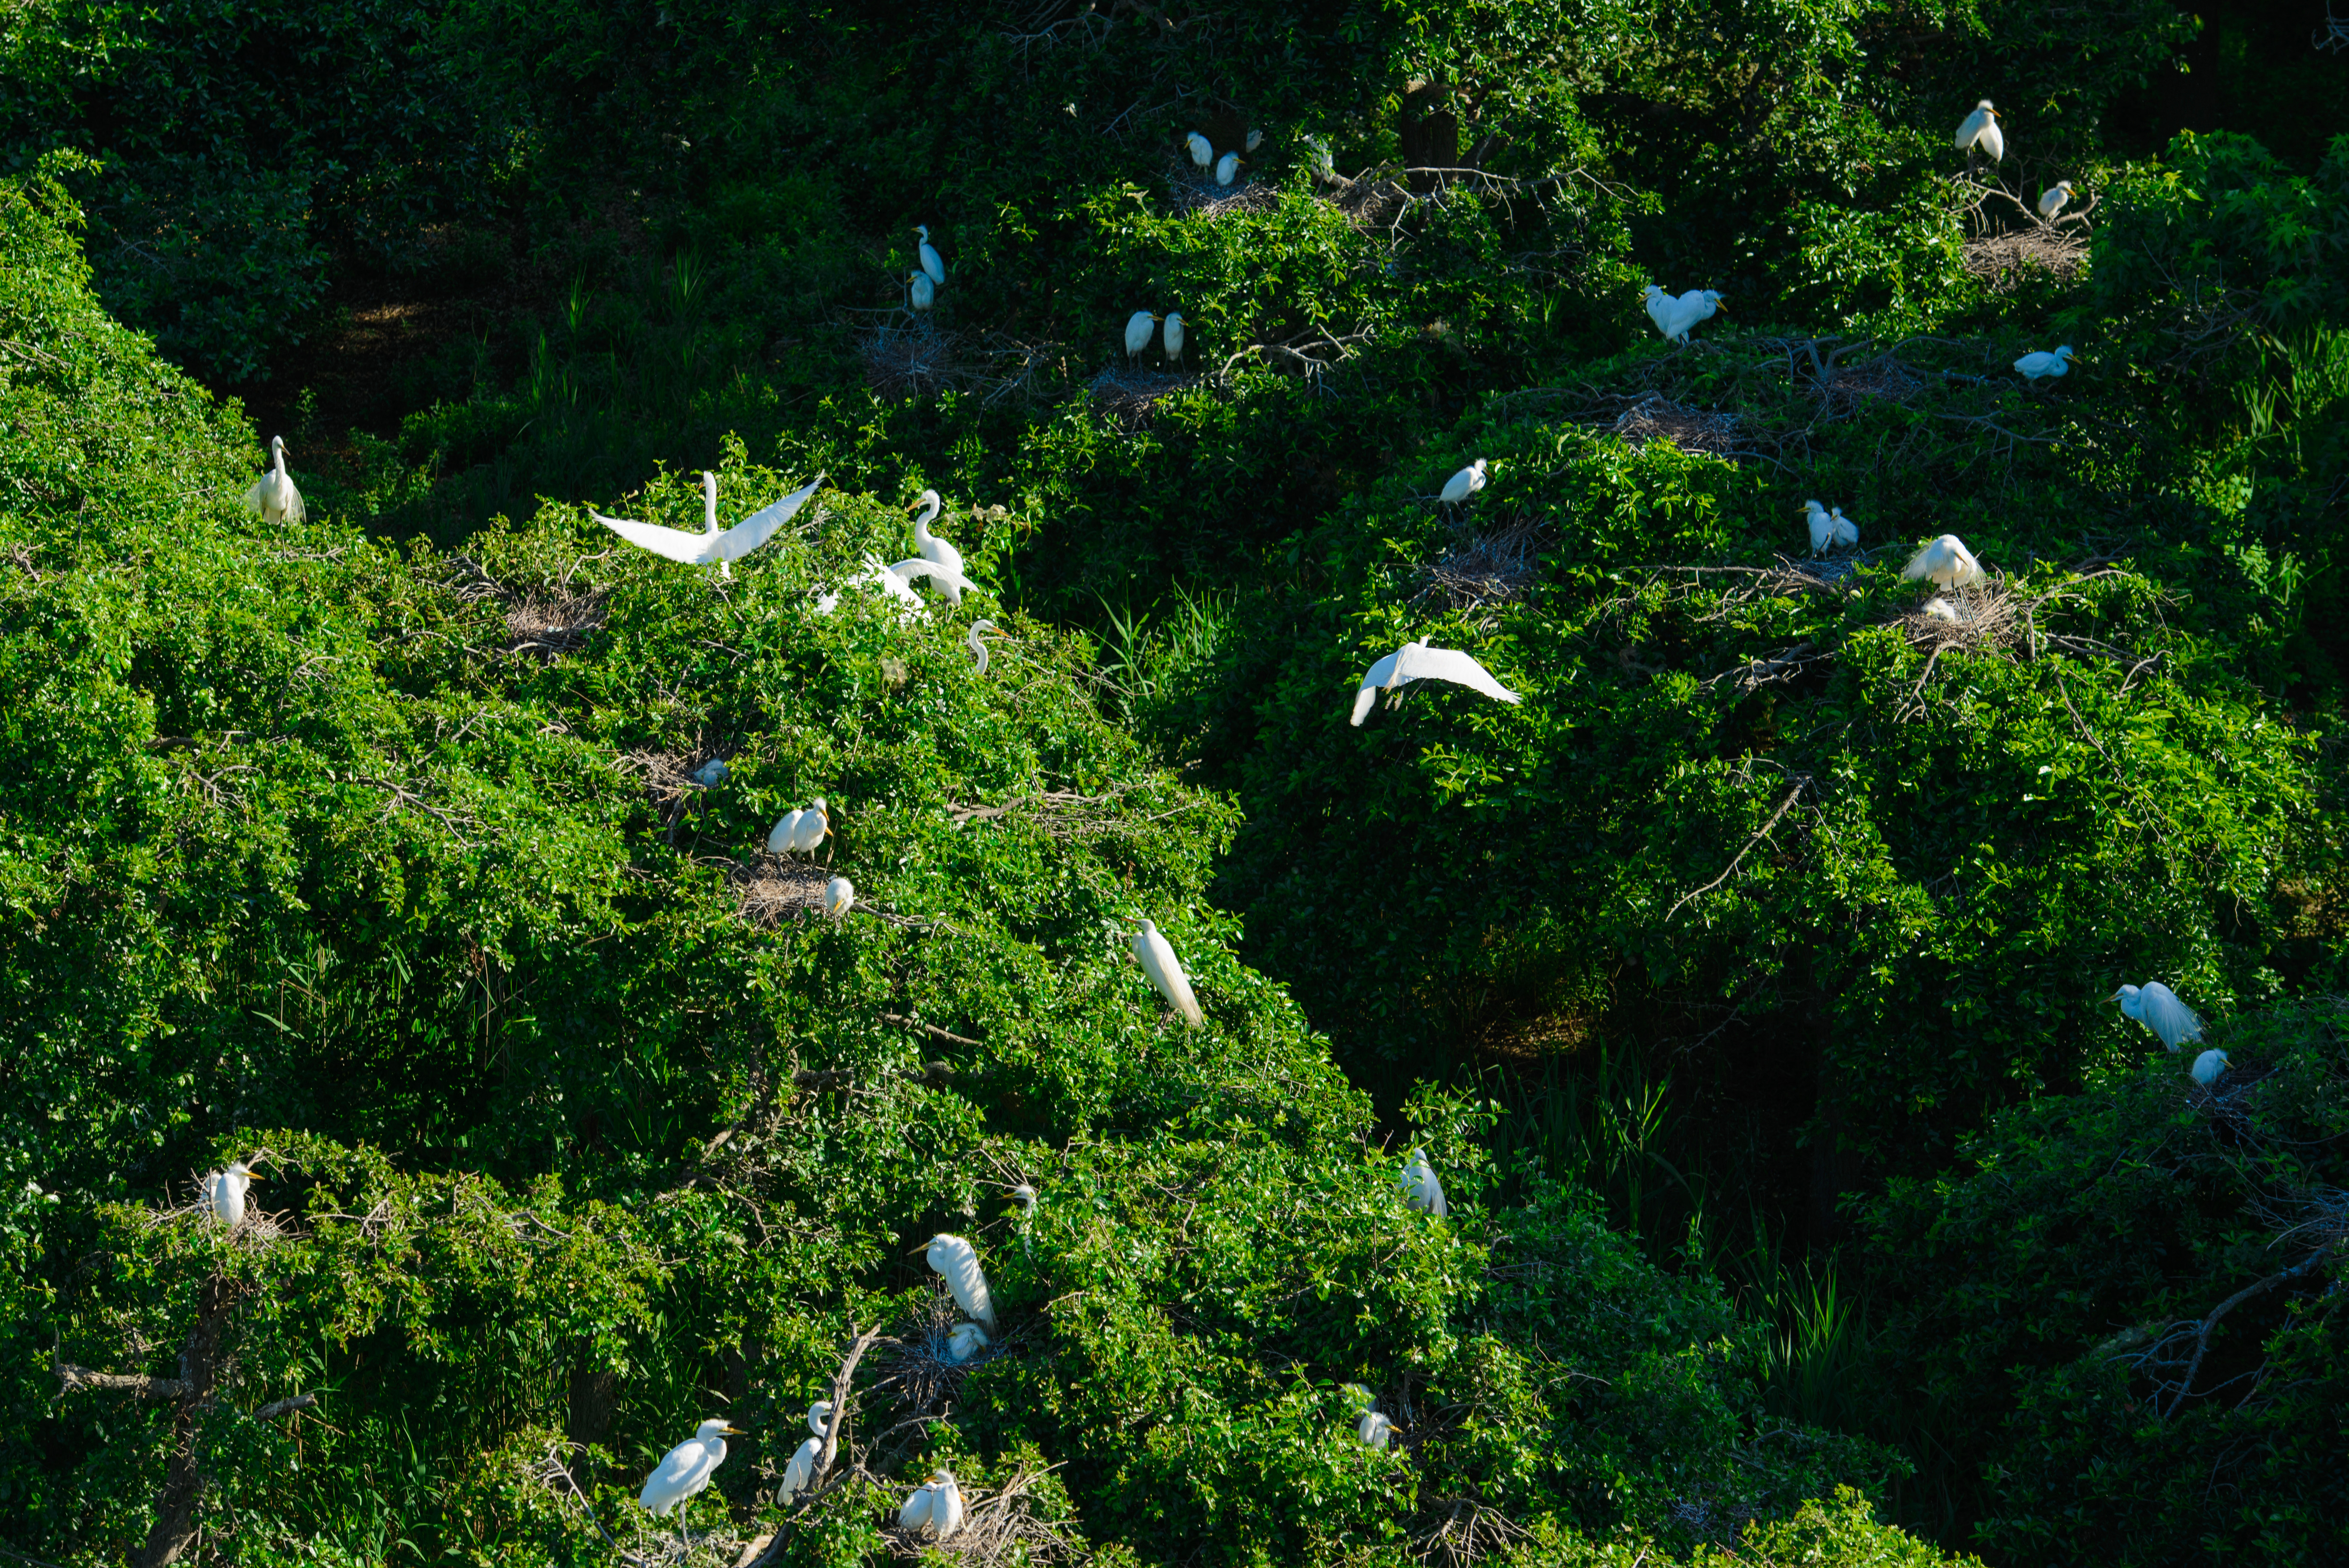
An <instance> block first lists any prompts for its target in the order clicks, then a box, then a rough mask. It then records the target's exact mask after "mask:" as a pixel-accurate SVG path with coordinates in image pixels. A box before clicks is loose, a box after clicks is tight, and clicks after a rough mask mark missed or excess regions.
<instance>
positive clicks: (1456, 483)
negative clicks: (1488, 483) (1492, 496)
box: [1436, 458, 1485, 506]
mask: <svg viewBox="0 0 2349 1568" xmlns="http://www.w3.org/2000/svg"><path fill="white" fill-rule="evenodd" d="M1484 488H1485V459H1482V458H1478V459H1476V460H1475V462H1473V463H1470V464H1469V465H1468V466H1467V467H1466V468H1464V469H1461V470H1460V471H1459V472H1458V473H1456V474H1454V475H1453V476H1452V477H1451V478H1450V479H1448V480H1444V493H1443V494H1442V495H1440V496H1438V497H1436V500H1440V501H1442V502H1443V503H1444V505H1445V506H1458V505H1459V504H1460V503H1461V502H1462V501H1464V500H1467V499H1468V498H1469V497H1470V496H1472V495H1475V493H1476V492H1477V491H1478V490H1483V489H1484Z"/></svg>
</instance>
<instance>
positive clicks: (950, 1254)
mask: <svg viewBox="0 0 2349 1568" xmlns="http://www.w3.org/2000/svg"><path fill="white" fill-rule="evenodd" d="M923 1256H924V1257H926V1259H927V1260H928V1261H929V1265H930V1267H931V1269H933V1270H934V1271H935V1272H936V1274H938V1276H939V1277H940V1278H942V1279H944V1280H945V1281H946V1282H947V1290H948V1291H950V1292H952V1293H953V1295H954V1298H955V1305H957V1306H959V1307H961V1308H962V1309H963V1311H965V1312H967V1313H968V1314H969V1315H971V1316H972V1317H975V1318H977V1319H978V1322H979V1324H980V1326H983V1327H986V1328H988V1329H993V1328H994V1327H996V1322H995V1298H994V1297H993V1296H991V1295H988V1291H987V1271H986V1270H985V1269H982V1268H980V1267H979V1266H978V1250H977V1249H976V1248H974V1247H973V1246H972V1245H971V1244H970V1243H968V1242H966V1241H964V1240H963V1239H962V1238H961V1237H960V1236H955V1235H948V1234H947V1233H945V1232H943V1231H941V1232H939V1233H937V1234H936V1235H935V1236H932V1237H931V1238H930V1244H929V1245H928V1246H927V1247H926V1248H925V1249H923Z"/></svg>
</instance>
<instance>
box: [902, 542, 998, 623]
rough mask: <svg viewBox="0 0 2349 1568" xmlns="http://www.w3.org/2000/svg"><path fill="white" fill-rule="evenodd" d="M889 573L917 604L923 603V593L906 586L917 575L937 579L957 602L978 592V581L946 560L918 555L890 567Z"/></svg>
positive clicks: (948, 594)
mask: <svg viewBox="0 0 2349 1568" xmlns="http://www.w3.org/2000/svg"><path fill="white" fill-rule="evenodd" d="M939 542H940V543H941V544H943V543H945V541H944V540H940V541H939ZM889 574H890V575H891V576H892V577H895V579H896V580H897V587H898V588H901V589H904V590H905V597H906V598H908V599H911V600H912V601H913V602H914V603H916V604H919V603H922V600H921V595H920V594H918V593H915V592H914V591H913V590H912V589H911V588H909V587H906V584H907V583H912V582H913V581H914V580H915V579H916V578H917V577H929V578H934V579H936V581H937V582H938V583H941V584H942V585H944V587H945V588H946V590H947V598H949V599H951V600H952V601H954V603H957V604H959V603H962V596H963V595H964V594H966V593H978V583H974V582H972V581H971V580H970V579H969V578H968V577H966V576H964V575H963V574H962V573H959V572H957V571H956V570H955V569H954V568H953V567H951V566H948V565H947V563H946V562H943V561H925V560H924V559H922V557H920V556H918V555H916V556H913V557H910V558H909V559H907V560H904V561H900V562H896V563H895V564H894V565H892V566H891V567H890V568H889ZM891 592H892V593H895V590H894V589H893V590H892V591H891ZM924 608H925V609H926V608H927V606H926V605H925V606H924Z"/></svg>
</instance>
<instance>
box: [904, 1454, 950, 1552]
mask: <svg viewBox="0 0 2349 1568" xmlns="http://www.w3.org/2000/svg"><path fill="white" fill-rule="evenodd" d="M962 1521H963V1502H962V1488H961V1487H959V1486H957V1485H956V1484H955V1478H954V1472H953V1471H952V1470H933V1471H931V1472H930V1479H929V1480H928V1481H927V1482H926V1483H925V1484H923V1485H922V1486H919V1487H916V1489H915V1491H914V1495H913V1496H911V1497H909V1498H907V1499H906V1500H905V1506H904V1507H903V1508H900V1509H899V1510H898V1511H897V1528H898V1529H900V1530H904V1531H907V1532H911V1533H913V1534H916V1535H926V1536H928V1537H929V1538H930V1539H931V1540H933V1541H944V1540H946V1539H947V1537H948V1536H950V1535H952V1534H954V1532H956V1531H957V1530H960V1529H961V1528H962Z"/></svg>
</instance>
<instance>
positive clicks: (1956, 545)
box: [1900, 533, 1982, 588]
mask: <svg viewBox="0 0 2349 1568" xmlns="http://www.w3.org/2000/svg"><path fill="white" fill-rule="evenodd" d="M1900 575H1901V576H1903V577H1907V578H1909V579H1911V580H1912V581H1913V580H1914V579H1917V578H1920V577H1921V578H1930V579H1931V580H1932V581H1934V582H1935V583H1940V585H1941V586H1942V587H1944V588H1971V587H1972V586H1974V585H1975V584H1976V583H1980V582H1981V581H1982V562H1979V561H1976V560H1975V559H1974V553H1973V552H1972V551H1971V550H1968V549H1967V548H1966V542H1965V541H1964V540H1962V539H1960V538H1959V537H1958V536H1957V535H1956V534H1954V533H1945V534H1943V535H1941V536H1940V538H1939V539H1936V540H1934V541H1933V542H1931V543H1930V544H1928V545H1927V546H1925V548H1924V549H1922V550H1920V551H1919V552H1917V553H1916V554H1914V555H1912V556H1910V557H1909V564H1908V565H1906V566H1904V567H1902V568H1901V569H1900Z"/></svg>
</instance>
